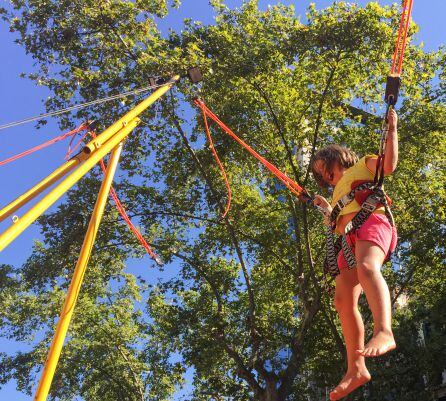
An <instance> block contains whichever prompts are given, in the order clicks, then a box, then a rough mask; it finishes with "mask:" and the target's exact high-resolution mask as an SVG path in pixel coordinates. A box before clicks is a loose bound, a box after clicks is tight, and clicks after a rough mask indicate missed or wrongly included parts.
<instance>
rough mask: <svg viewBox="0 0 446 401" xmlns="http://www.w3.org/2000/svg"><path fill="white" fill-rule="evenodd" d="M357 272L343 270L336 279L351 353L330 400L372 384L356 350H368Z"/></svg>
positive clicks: (339, 307) (337, 296) (338, 307)
mask: <svg viewBox="0 0 446 401" xmlns="http://www.w3.org/2000/svg"><path fill="white" fill-rule="evenodd" d="M361 291H362V288H361V285H360V284H359V281H358V277H357V272H356V269H352V270H348V269H342V270H341V274H339V275H338V276H337V277H336V293H335V301H334V303H335V308H336V310H337V311H338V314H339V318H340V321H341V327H342V333H343V335H344V340H345V346H346V349H347V362H348V367H347V373H346V374H345V376H344V377H343V378H342V380H341V382H340V383H339V385H338V386H337V387H336V388H335V389H334V390H333V391H332V392H331V393H330V400H339V399H341V398H343V397H345V396H346V395H347V394H349V393H351V392H352V391H353V390H355V389H356V388H358V387H359V386H362V385H363V384H365V383H367V382H368V381H369V380H370V373H369V372H368V370H367V368H366V366H365V358H364V357H363V356H362V355H358V354H357V353H356V350H358V349H362V348H363V347H364V324H363V322H362V318H361V315H360V313H359V310H358V299H359V296H360V295H361Z"/></svg>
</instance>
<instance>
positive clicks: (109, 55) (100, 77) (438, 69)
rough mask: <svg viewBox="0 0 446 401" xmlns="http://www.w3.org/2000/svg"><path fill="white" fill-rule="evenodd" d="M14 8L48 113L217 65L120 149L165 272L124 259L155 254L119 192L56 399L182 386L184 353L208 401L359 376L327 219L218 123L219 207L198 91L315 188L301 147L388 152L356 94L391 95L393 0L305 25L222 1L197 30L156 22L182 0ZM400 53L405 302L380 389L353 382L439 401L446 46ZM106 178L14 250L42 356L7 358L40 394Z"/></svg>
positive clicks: (393, 185)
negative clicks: (328, 246) (338, 303)
mask: <svg viewBox="0 0 446 401" xmlns="http://www.w3.org/2000/svg"><path fill="white" fill-rule="evenodd" d="M11 3H12V7H11V9H10V10H4V11H3V12H2V14H3V17H4V18H5V19H6V20H7V21H9V22H10V25H11V29H12V30H13V31H16V32H18V42H19V43H20V44H21V45H23V46H24V48H25V49H26V51H27V52H28V53H29V54H31V55H32V56H33V58H34V59H35V62H36V71H35V72H34V73H32V74H31V75H30V78H31V79H34V80H35V81H36V83H38V84H40V85H44V86H47V87H48V88H49V89H50V90H51V91H52V93H53V96H52V97H51V98H50V99H48V100H47V101H46V107H47V109H48V110H56V109H59V108H61V107H65V106H68V105H71V104H73V103H76V102H79V101H89V100H94V99H97V98H101V97H104V96H108V95H110V94H115V93H120V92H124V91H127V90H129V89H132V88H139V87H143V86H146V85H147V83H148V78H149V77H151V76H168V75H170V74H173V73H176V72H184V71H185V69H186V68H187V67H189V66H191V65H200V66H202V68H203V71H204V78H205V79H204V82H203V83H202V84H200V87H199V92H197V91H198V89H196V88H193V87H192V86H191V85H190V84H189V83H188V82H186V81H185V82H181V83H180V84H179V85H178V86H177V87H176V88H175V89H174V90H173V91H172V92H171V94H168V95H166V96H165V97H164V98H163V99H162V100H161V101H160V102H158V103H157V104H156V105H155V106H154V107H153V108H151V109H150V110H149V111H147V112H146V113H145V115H144V118H143V121H144V124H143V125H142V126H141V127H140V128H138V129H137V130H136V131H135V133H134V134H132V135H131V137H130V138H129V139H128V140H127V142H126V144H125V152H124V155H123V158H122V162H121V171H120V177H119V180H118V183H117V184H116V188H117V190H118V192H119V195H120V197H121V199H122V201H123V203H124V204H125V206H126V208H127V209H128V210H129V211H131V214H132V216H133V217H134V219H136V220H137V221H138V224H139V225H140V227H141V228H142V230H143V231H144V232H145V234H146V236H148V237H149V238H151V239H152V240H153V243H154V246H155V248H156V250H157V252H158V253H159V254H160V255H162V257H163V259H164V260H165V261H166V267H165V268H164V270H163V269H161V271H160V272H159V271H155V270H151V271H150V276H151V280H150V283H153V282H156V284H149V283H148V282H147V275H146V274H144V275H141V276H140V277H134V276H133V275H131V274H128V273H126V271H125V264H126V260H127V259H128V258H129V257H137V258H143V257H145V256H144V253H143V250H142V248H141V247H140V246H139V245H138V243H137V242H136V240H135V239H134V238H133V237H132V236H131V234H130V233H129V232H128V231H127V228H126V227H125V225H123V224H122V222H121V220H120V219H119V217H118V214H117V212H116V211H115V210H114V209H113V207H112V206H109V207H108V208H107V210H106V213H105V217H104V222H103V224H102V226H101V229H100V231H99V235H98V239H97V242H96V245H95V248H94V254H93V257H92V260H91V262H90V265H89V269H88V272H87V275H86V277H85V282H84V285H83V287H82V292H81V296H80V298H79V301H78V305H77V313H76V315H75V318H74V322H73V324H72V326H71V329H70V334H69V337H70V338H69V342H68V343H67V344H66V346H65V348H64V350H63V354H62V357H61V361H60V363H59V367H58V371H57V376H56V378H55V381H54V383H53V386H52V393H51V394H52V396H53V397H54V398H59V399H64V400H65V399H66V400H69V399H73V398H74V397H75V396H77V395H80V396H82V397H83V398H84V399H85V400H108V399H110V400H116V399H123V400H166V399H169V397H172V394H173V393H174V391H175V388H178V386H180V385H181V384H182V382H183V374H184V372H185V370H186V369H187V368H193V386H192V390H191V394H190V396H189V399H191V400H195V401H199V400H200V401H201V400H223V399H225V400H226V399H227V400H247V399H255V400H259V401H264V400H265V401H275V400H277V401H279V400H293V401H294V400H295V401H303V400H308V399H317V397H320V396H321V395H322V394H324V393H325V388H326V387H327V386H328V387H331V386H332V385H333V384H335V383H336V382H337V380H339V377H340V375H341V373H342V371H343V365H344V348H343V343H342V337H341V335H340V332H339V329H338V324H337V319H336V316H335V313H334V311H333V309H332V306H331V299H330V296H329V295H328V294H327V292H326V291H325V289H324V280H323V277H322V271H321V270H322V261H323V257H324V238H323V228H322V224H321V218H320V216H319V215H317V214H316V213H314V212H313V211H309V210H307V209H306V207H305V206H303V205H301V204H299V203H296V202H295V201H294V200H293V199H292V197H291V195H290V194H288V193H287V191H286V190H284V189H283V188H281V187H280V186H278V185H277V182H276V181H275V180H274V179H272V178H271V176H270V174H269V173H268V172H266V171H264V170H263V169H262V168H260V167H259V165H258V163H257V162H256V161H255V160H254V159H252V158H251V157H249V156H248V155H247V154H246V152H245V151H244V150H243V149H241V148H240V147H239V146H238V145H237V144H236V143H234V142H233V141H232V140H231V139H230V138H228V137H226V136H224V135H223V134H221V133H219V132H218V133H217V131H215V132H214V133H215V141H216V148H217V150H218V152H219V154H220V156H221V158H222V160H223V163H224V165H225V167H226V169H227V172H228V176H229V180H230V182H231V186H232V189H233V202H232V208H231V211H230V213H229V216H228V217H226V218H224V219H221V218H219V214H220V212H221V210H222V209H223V208H224V203H225V199H226V194H225V189H224V184H223V181H222V179H221V175H220V172H219V170H218V168H217V167H216V166H215V163H214V161H213V159H212V156H211V154H210V153H209V151H208V149H207V147H206V145H205V142H204V136H203V126H202V120H201V117H200V115H199V113H198V112H197V111H196V110H193V109H191V100H192V98H193V97H194V96H195V95H196V94H197V93H199V95H200V96H201V97H202V98H204V99H205V100H206V102H207V103H208V104H209V105H210V107H211V108H212V109H213V110H214V111H215V112H216V113H217V114H218V115H219V116H220V117H221V118H222V120H223V121H225V122H226V123H227V124H228V125H229V126H230V127H232V128H233V129H234V130H235V131H236V132H238V133H239V134H240V135H241V136H242V137H243V138H244V139H245V140H246V141H247V142H248V143H250V144H252V146H253V147H254V148H255V149H257V150H258V151H259V152H260V153H261V154H262V155H264V156H265V157H267V158H268V159H270V160H271V161H273V162H274V163H276V164H277V165H278V166H280V168H282V169H283V170H285V171H287V173H288V174H289V175H290V176H291V177H293V178H294V179H295V180H296V181H297V182H299V183H301V184H303V185H305V186H306V187H307V188H308V189H310V190H313V191H315V190H316V188H315V186H314V183H313V182H312V180H311V177H310V176H309V172H308V169H307V168H306V167H305V166H300V165H299V164H298V163H297V161H296V157H295V150H296V148H300V147H302V146H303V145H304V144H305V143H310V144H311V146H312V151H314V149H315V148H316V147H320V146H323V145H324V144H327V143H332V142H337V143H344V144H348V145H349V146H350V147H351V148H353V149H354V150H355V151H357V152H358V153H359V154H367V153H371V152H374V151H375V150H376V148H377V143H378V138H379V119H378V121H377V119H374V118H369V119H365V120H364V119H362V121H360V120H361V116H359V117H358V116H357V113H354V109H352V108H351V107H349V106H348V105H349V104H350V103H352V102H355V103H354V104H357V105H358V104H359V105H360V107H361V108H363V109H366V110H368V111H369V112H381V111H382V110H381V109H379V107H378V105H379V104H380V103H381V99H382V94H383V82H384V80H385V76H386V74H387V71H388V68H389V65H388V61H389V59H390V58H391V54H392V51H393V43H394V35H395V31H396V27H397V24H398V15H399V10H398V8H397V7H385V8H382V7H380V6H379V5H378V4H377V3H369V4H368V5H367V6H366V7H364V8H361V7H358V6H356V5H351V4H347V3H343V2H336V3H335V4H333V5H332V6H330V7H328V8H326V9H323V10H317V9H316V8H315V7H314V6H312V5H311V6H310V7H309V9H308V14H307V22H305V23H303V22H301V21H300V20H299V19H298V18H297V17H296V15H295V13H294V10H293V8H292V7H286V6H284V5H281V4H278V5H274V6H271V7H269V8H268V9H267V10H266V11H264V10H260V9H259V7H258V3H257V1H253V0H251V1H245V2H244V3H243V6H241V7H240V8H239V9H236V10H231V9H228V8H227V7H226V6H225V5H224V4H223V3H222V2H221V1H217V0H214V1H212V5H213V7H214V9H215V13H216V18H215V24H213V25H203V24H202V23H199V22H195V21H185V26H184V29H183V30H182V31H181V32H180V31H177V32H176V31H170V32H169V33H168V34H167V35H162V34H161V33H160V31H159V29H158V28H157V21H159V20H160V18H163V17H165V16H166V15H167V13H168V11H169V8H170V7H176V6H180V5H179V4H177V3H179V2H171V3H168V2H166V1H161V0H158V1H155V0H149V1H124V0H119V1H101V2H92V1H89V0H75V1H50V0H47V1H39V2H25V1H18V0H15V1H12V2H11ZM416 29H417V28H416V26H415V25H412V26H411V28H410V32H409V34H410V36H412V35H413V34H415V33H416ZM406 60H407V62H406V64H405V66H404V86H403V88H402V92H403V93H402V94H403V96H404V100H403V101H402V102H401V106H400V111H399V114H400V130H399V134H400V148H401V157H400V164H399V167H398V170H397V172H396V173H395V174H394V176H392V177H391V178H389V179H388V180H387V184H386V185H387V188H388V191H389V192H390V194H391V195H392V198H393V200H394V203H395V214H396V220H397V223H398V227H399V235H400V247H399V248H398V252H397V253H396V255H395V256H394V258H393V260H392V263H391V264H390V265H389V266H388V267H387V268H386V270H385V272H386V276H387V279H388V281H389V283H390V285H391V287H392V290H393V293H394V294H395V296H396V295H398V294H400V293H401V294H405V295H407V296H408V299H409V303H408V305H407V306H406V307H405V308H403V309H400V310H399V311H398V313H397V315H396V332H397V334H398V338H397V339H398V341H399V343H400V345H401V346H400V348H399V350H398V351H396V352H394V353H393V355H392V356H391V357H390V358H389V359H387V361H388V362H387V363H386V364H385V365H383V364H379V365H377V366H376V367H375V368H374V369H373V373H375V374H376V378H377V379H376V380H375V381H374V382H373V387H372V386H369V387H368V388H366V389H365V390H364V389H361V390H359V391H358V392H357V394H356V395H352V397H351V398H352V399H353V398H354V397H355V396H356V397H359V398H358V399H364V397H365V396H367V399H369V400H382V399H383V397H384V396H386V397H387V396H390V397H391V396H393V399H395V400H403V399H404V400H406V399H408V398H404V397H405V396H404V395H402V394H406V393H407V392H409V393H410V394H411V395H410V396H411V397H412V398H411V399H413V400H415V399H417V400H427V399H429V397H430V395H429V394H430V393H429V391H430V389H431V388H433V387H435V386H436V385H438V384H439V380H440V378H439V375H440V373H441V371H442V369H443V368H444V362H439V361H440V360H441V361H444V360H446V358H445V357H444V355H443V356H442V357H439V356H438V353H439V352H440V353H441V352H442V353H443V354H444V349H443V348H442V347H440V346H439V344H444V338H445V327H444V299H445V295H446V291H445V282H446V280H445V277H444V276H445V270H444V260H445V255H444V252H445V250H444V244H442V242H441V241H440V239H441V238H444V235H445V226H444V220H445V212H444V203H445V190H444V182H445V178H446V177H445V171H446V169H445V166H444V157H443V155H444V153H445V141H444V132H445V125H446V109H445V107H444V100H445V95H446V92H445V81H444V78H445V70H444V67H445V64H446V58H445V53H444V50H443V49H440V50H438V51H435V52H431V53H427V52H425V51H424V50H423V49H422V47H420V46H418V45H413V44H410V45H409V47H408V50H407V58H406ZM134 101H135V99H133V98H129V99H127V104H125V105H123V104H120V103H116V104H115V103H107V104H102V105H96V106H94V107H91V108H90V109H88V111H84V110H83V111H78V112H76V113H73V114H71V115H68V116H66V117H64V118H62V119H61V122H60V125H61V128H66V127H68V126H71V123H72V122H73V121H79V120H83V119H85V118H94V119H97V120H99V121H100V125H101V126H102V127H106V126H107V125H108V124H110V123H111V122H113V121H114V120H116V118H117V117H118V116H119V115H121V114H122V113H123V112H124V111H125V110H128V108H129V107H131V105H132V104H133V102H134ZM100 180H101V176H100V173H99V171H98V170H95V171H94V172H93V173H92V174H90V175H89V176H88V177H87V178H85V179H84V180H83V181H81V182H80V183H79V185H78V186H77V187H75V188H74V189H73V190H72V191H70V192H69V193H68V196H67V197H66V199H65V201H64V202H63V204H62V205H61V206H59V207H58V208H57V210H54V211H52V212H51V213H48V214H47V215H45V216H43V217H42V218H40V220H39V225H40V227H41V231H42V237H43V239H42V241H41V242H38V243H36V244H35V246H34V250H33V253H32V255H31V256H30V257H29V259H28V260H27V261H26V263H25V264H24V265H23V266H21V267H12V266H2V269H1V276H0V277H1V281H0V284H1V290H2V298H1V301H0V305H1V307H0V311H1V312H0V316H1V330H2V334H3V335H4V336H7V337H9V338H11V339H15V340H19V341H23V342H24V343H26V342H28V343H29V344H30V348H29V349H30V351H27V352H21V353H18V354H14V355H6V354H4V355H2V356H1V360H2V364H1V368H0V380H1V382H2V383H5V382H6V381H8V380H9V379H11V378H14V379H16V380H17V382H18V386H19V389H20V390H23V391H26V392H28V393H29V392H31V388H32V386H34V384H35V380H36V376H37V373H38V370H39V369H40V366H41V364H42V363H43V361H44V358H45V353H46V349H47V346H48V343H49V341H50V338H51V336H52V330H53V327H54V323H55V321H56V316H57V315H58V311H59V309H60V307H61V303H62V300H63V297H64V292H65V290H66V288H67V286H68V282H69V279H70V276H71V271H72V269H73V266H74V264H75V261H76V257H77V254H78V252H79V249H80V245H81V242H82V236H83V233H84V232H85V229H86V225H87V224H88V219H89V214H90V212H91V208H92V206H91V205H92V204H93V203H94V199H95V196H96V193H97V190H98V186H99V183H100ZM145 263H147V262H146V261H144V264H145ZM365 312H366V314H367V311H366V308H365ZM368 327H369V328H370V318H369V319H368ZM422 327H424V328H426V327H430V328H431V329H430V330H431V331H430V334H429V335H430V338H428V337H429V336H426V340H425V345H423V343H422V342H420V341H421V340H420V341H418V340H417V339H418V338H420V336H419V333H420V328H422ZM417 341H418V342H417ZM395 373H397V380H395ZM423 375H424V376H425V378H424V381H423ZM403 390H404V393H403Z"/></svg>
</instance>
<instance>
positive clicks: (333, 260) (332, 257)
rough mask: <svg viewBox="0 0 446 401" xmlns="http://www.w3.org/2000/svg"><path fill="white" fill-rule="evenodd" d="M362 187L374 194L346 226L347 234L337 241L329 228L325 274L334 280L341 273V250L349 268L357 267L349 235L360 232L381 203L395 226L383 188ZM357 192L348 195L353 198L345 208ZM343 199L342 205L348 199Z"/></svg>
mask: <svg viewBox="0 0 446 401" xmlns="http://www.w3.org/2000/svg"><path fill="white" fill-rule="evenodd" d="M361 186H366V188H362V189H370V188H371V189H373V192H372V193H371V194H370V195H369V196H368V197H367V199H366V200H365V201H364V202H363V203H362V205H361V210H360V211H359V212H358V213H357V214H356V215H355V217H353V219H352V220H351V221H350V222H349V224H348V225H347V226H346V229H345V233H344V234H342V235H340V236H338V237H337V238H336V240H335V239H334V232H333V229H332V228H331V227H328V228H327V233H326V242H327V253H326V258H325V262H324V274H330V276H331V277H333V278H335V277H336V276H337V275H338V274H339V273H340V271H339V266H338V264H337V257H338V254H339V252H340V251H341V249H342V251H343V254H344V258H345V261H346V262H347V266H348V268H349V269H353V268H354V267H355V266H356V258H355V255H354V253H353V250H352V247H351V246H350V245H349V243H348V241H347V235H348V234H350V233H354V232H355V231H356V230H358V229H359V228H360V227H361V226H362V225H363V224H364V223H365V222H366V221H367V219H368V218H369V217H370V215H371V214H372V213H373V212H374V211H375V210H376V208H377V207H378V205H379V204H380V203H381V204H383V205H384V210H385V214H386V217H387V219H388V220H389V223H390V224H391V225H392V226H394V224H395V223H394V220H393V216H392V212H391V210H390V208H389V205H388V202H387V198H386V195H385V193H384V190H383V189H382V188H381V187H374V186H373V185H370V183H365V184H362V185H361ZM359 187H360V186H358V187H356V188H355V189H357V188H359ZM355 192H358V190H356V191H355V190H353V191H351V192H350V193H349V194H348V195H347V198H351V200H350V201H349V202H347V203H345V206H346V205H347V204H348V203H350V202H351V201H352V200H353V198H354V195H353V196H352V197H350V195H351V194H352V193H355ZM343 198H344V200H343V201H342V203H343V202H344V201H345V199H347V198H345V197H343ZM338 204H339V202H338V203H337V204H336V206H338ZM336 206H335V207H336ZM345 206H344V207H345ZM341 210H342V208H341ZM333 211H334V209H333ZM339 213H340V210H339V211H338V212H337V214H338V215H339ZM332 215H333V214H332Z"/></svg>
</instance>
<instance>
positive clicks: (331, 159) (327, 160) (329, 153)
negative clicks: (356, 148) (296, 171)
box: [311, 145, 358, 188]
mask: <svg viewBox="0 0 446 401" xmlns="http://www.w3.org/2000/svg"><path fill="white" fill-rule="evenodd" d="M318 160H321V161H322V162H323V163H324V167H325V169H326V170H327V171H332V170H333V167H334V165H335V163H338V164H339V165H340V166H341V167H343V168H349V167H351V166H353V165H354V164H355V163H357V161H358V156H356V154H355V152H353V151H351V150H350V149H348V148H346V147H344V146H339V145H328V146H326V147H325V148H322V149H320V150H318V151H317V152H316V153H315V154H314V156H313V157H312V159H311V171H312V173H313V176H314V179H315V180H316V182H317V184H318V185H319V186H320V187H322V188H327V187H328V186H329V184H328V183H327V182H325V180H324V179H323V177H322V174H320V173H319V172H318V171H316V170H315V168H314V167H315V164H316V162H317V161H318Z"/></svg>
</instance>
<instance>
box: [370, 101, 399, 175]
mask: <svg viewBox="0 0 446 401" xmlns="http://www.w3.org/2000/svg"><path fill="white" fill-rule="evenodd" d="M388 123H389V132H388V134H387V142H386V151H385V153H384V155H385V157H384V175H390V174H392V173H393V172H394V171H395V169H396V166H397V164H398V131H397V123H398V116H397V114H396V111H395V110H394V109H390V110H389V116H388ZM376 160H377V159H376V158H369V159H367V160H366V164H367V167H368V168H369V170H371V171H375V169H376Z"/></svg>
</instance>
